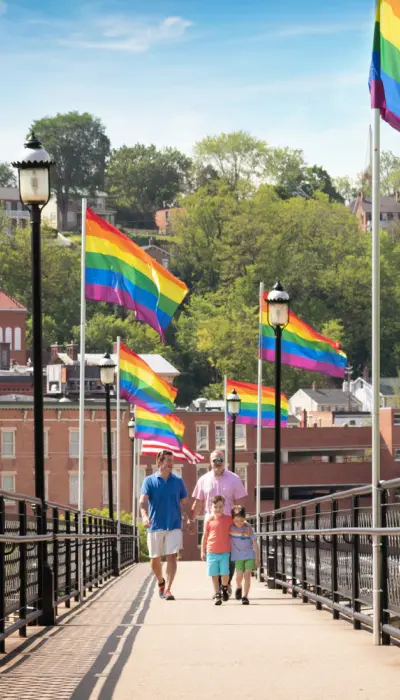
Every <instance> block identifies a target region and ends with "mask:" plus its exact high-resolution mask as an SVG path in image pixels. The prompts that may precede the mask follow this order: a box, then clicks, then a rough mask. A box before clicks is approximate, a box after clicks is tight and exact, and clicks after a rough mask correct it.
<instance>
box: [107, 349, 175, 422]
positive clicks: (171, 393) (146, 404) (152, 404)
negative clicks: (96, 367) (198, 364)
mask: <svg viewBox="0 0 400 700" xmlns="http://www.w3.org/2000/svg"><path fill="white" fill-rule="evenodd" d="M120 391H121V398H123V399H126V400H127V401H128V402H129V403H133V404H135V405H136V406H142V408H146V409H147V410H149V411H153V412H154V413H161V414H163V415H168V414H169V413H172V412H173V411H174V410H175V403H174V402H175V398H176V395H177V393H178V390H177V389H175V387H173V386H171V385H170V384H168V382H166V381H165V380H164V379H162V378H161V377H159V376H158V374H156V372H154V370H152V369H151V367H149V365H148V364H147V362H145V361H144V360H142V358H141V357H139V355H136V353H135V352H133V350H129V348H127V347H126V345H124V344H123V343H121V348H120Z"/></svg>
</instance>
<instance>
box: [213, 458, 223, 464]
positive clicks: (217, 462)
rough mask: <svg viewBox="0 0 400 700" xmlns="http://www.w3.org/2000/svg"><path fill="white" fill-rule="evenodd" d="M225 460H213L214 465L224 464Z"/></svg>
mask: <svg viewBox="0 0 400 700" xmlns="http://www.w3.org/2000/svg"><path fill="white" fill-rule="evenodd" d="M223 463H224V460H223V459H213V464H223Z"/></svg>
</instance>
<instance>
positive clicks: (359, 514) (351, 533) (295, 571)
mask: <svg viewBox="0 0 400 700" xmlns="http://www.w3.org/2000/svg"><path fill="white" fill-rule="evenodd" d="M379 489H380V494H381V525H382V526H381V527H380V528H379V529H374V528H373V527H372V498H371V497H372V488H371V486H362V487H358V488H354V489H350V490H348V491H339V492H336V493H335V494H333V495H329V496H322V497H320V498H315V499H312V500H309V501H303V502H301V503H298V504H292V505H289V506H286V507H284V508H280V509H279V510H276V511H272V512H269V513H263V514H262V515H261V518H260V533H259V535H260V549H261V571H262V576H263V578H264V579H266V580H267V581H268V586H269V587H271V588H281V589H282V592H283V593H285V594H286V593H288V592H289V593H291V595H292V597H294V598H295V597H297V596H301V598H302V601H303V602H308V603H313V604H315V606H316V609H317V610H320V609H321V608H322V607H324V608H329V609H330V610H331V611H332V615H333V618H334V619H338V618H339V617H344V618H347V619H350V620H351V621H352V622H353V626H354V628H355V629H360V627H361V626H362V625H366V626H368V627H372V626H373V571H372V547H373V536H379V537H380V541H381V545H380V546H381V552H382V567H381V586H380V601H381V609H380V619H381V629H380V634H381V642H382V643H383V644H389V643H390V641H391V639H397V640H400V503H399V501H398V500H397V493H398V490H399V489H400V479H392V480H391V481H385V482H381V484H380V486H379ZM251 520H252V522H253V523H254V522H255V520H254V517H253V518H252V519H251Z"/></svg>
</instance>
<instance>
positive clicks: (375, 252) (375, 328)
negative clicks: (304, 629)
mask: <svg viewBox="0 0 400 700" xmlns="http://www.w3.org/2000/svg"><path fill="white" fill-rule="evenodd" d="M372 113H373V134H372V137H373V140H372V527H373V528H377V527H380V521H381V503H380V489H379V482H380V478H381V474H380V456H381V455H380V451H381V450H380V447H381V446H380V110H379V109H373V110H372ZM380 547H381V538H380V537H377V536H374V537H373V538H372V591H373V595H372V600H373V640H374V645H375V646H379V645H380V643H381V632H380V628H381V606H380V596H381V591H380V589H381V577H380V573H381V550H380Z"/></svg>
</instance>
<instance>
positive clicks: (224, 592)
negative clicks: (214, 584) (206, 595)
mask: <svg viewBox="0 0 400 700" xmlns="http://www.w3.org/2000/svg"><path fill="white" fill-rule="evenodd" d="M222 600H223V601H224V603H226V602H227V600H229V591H228V586H222Z"/></svg>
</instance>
